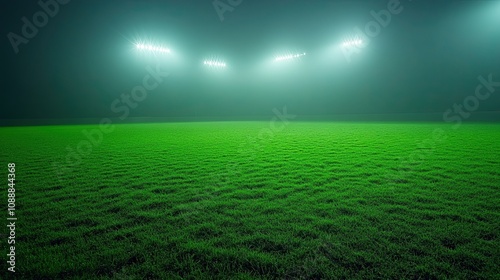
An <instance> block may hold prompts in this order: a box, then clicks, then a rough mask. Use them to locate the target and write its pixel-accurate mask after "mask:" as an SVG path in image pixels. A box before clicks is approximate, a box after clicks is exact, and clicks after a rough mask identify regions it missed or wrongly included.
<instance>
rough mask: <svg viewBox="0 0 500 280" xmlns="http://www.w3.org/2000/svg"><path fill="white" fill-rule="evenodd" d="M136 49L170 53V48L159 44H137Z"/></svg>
mask: <svg viewBox="0 0 500 280" xmlns="http://www.w3.org/2000/svg"><path fill="white" fill-rule="evenodd" d="M136 47H137V49H138V50H144V51H152V52H160V53H170V50H169V49H167V48H164V47H160V46H153V45H146V44H137V45H136Z"/></svg>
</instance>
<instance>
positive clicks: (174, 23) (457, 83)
mask: <svg viewBox="0 0 500 280" xmlns="http://www.w3.org/2000/svg"><path fill="white" fill-rule="evenodd" d="M42 2H50V1H47V0H42ZM221 2H223V3H228V1H227V0H221ZM235 2H237V1H235ZM388 2H391V1H389V0H386V1H306V0H301V1H282V0H279V1H276V0H274V1H273V0H271V1H251V0H242V1H241V4H240V5H238V6H236V7H234V10H233V11H232V12H225V13H224V14H223V16H224V20H223V21H221V20H220V17H219V15H218V13H217V11H216V9H215V8H214V6H213V3H212V1H209V0H208V1H193V0H191V1H189V0H177V1H168V0H165V1H153V0H149V1H146V0H136V1H129V0H122V1H118V0H116V1H102V0H101V1H77V0H73V1H70V2H69V3H67V4H64V5H62V4H59V11H58V12H57V13H55V15H54V16H53V17H50V18H49V19H48V22H47V24H46V25H44V26H42V27H40V28H39V30H38V33H37V34H36V35H35V36H34V37H33V38H31V39H29V40H28V42H27V43H26V44H20V45H19V46H18V50H19V52H18V53H17V54H16V53H15V50H14V48H13V46H12V44H11V42H10V41H9V37H8V34H9V33H10V32H13V33H15V34H17V35H21V36H22V27H23V24H24V23H23V21H22V20H21V18H22V17H27V18H28V20H30V21H31V22H32V21H33V15H34V14H35V13H36V12H38V11H40V10H42V8H41V7H40V6H39V5H38V4H37V2H36V1H8V3H4V4H3V5H4V6H3V7H2V9H1V13H2V15H1V18H2V22H1V31H2V34H3V39H2V41H1V51H2V80H1V89H2V93H1V95H2V96H1V97H2V101H1V102H0V104H1V105H0V118H2V119H10V118H73V117H75V118H94V117H96V118H100V117H118V116H120V115H121V113H117V112H116V110H113V109H112V108H111V107H112V104H113V102H114V101H115V100H116V99H117V98H118V99H120V96H121V95H122V94H130V93H131V91H132V89H133V88H134V87H135V86H138V85H141V84H142V82H143V78H144V77H145V76H146V75H148V72H147V71H146V67H147V66H150V67H152V68H156V67H160V68H161V69H164V70H165V71H168V72H169V73H170V76H169V77H168V78H166V79H165V80H164V81H163V82H162V83H161V84H160V85H159V86H158V87H157V88H155V89H154V90H151V91H149V92H148V95H147V97H146V98H145V99H144V100H143V101H141V102H138V106H137V108H130V116H131V117H171V116H176V117H189V116H227V117H229V118H231V117H237V116H246V115H268V114H270V112H271V110H272V109H273V108H274V107H279V108H282V107H283V106H287V107H288V110H289V111H290V112H293V113H294V114H298V115H315V114H319V115H323V114H345V113H350V114H365V113H401V112H419V113H427V112H435V113H442V112H444V111H446V110H447V109H448V108H450V107H452V106H453V104H455V103H458V104H460V103H462V102H463V100H464V99H465V98H466V97H467V96H470V95H473V94H474V91H475V89H476V87H477V85H478V84H479V81H478V79H477V78H478V76H480V75H482V76H484V77H487V76H488V75H489V74H493V80H495V81H500V1H417V0H413V1H408V0H406V1H401V2H400V5H401V7H402V8H403V10H402V12H401V13H399V14H397V15H392V19H391V22H390V23H389V24H388V25H387V26H386V27H382V28H381V32H380V34H379V35H377V36H375V37H373V38H371V41H370V42H369V44H367V45H366V46H365V47H364V48H362V49H361V51H360V52H359V53H355V54H352V56H351V61H350V62H349V61H347V59H346V58H345V57H344V55H343V54H342V52H341V51H340V48H339V44H341V43H342V42H343V40H344V39H346V38H348V37H349V36H352V35H355V33H354V31H353V29H354V28H355V27H359V28H361V29H364V27H365V26H366V24H367V23H368V22H370V21H372V20H373V17H372V15H371V14H370V12H371V11H375V12H379V11H380V10H383V9H387V5H388ZM436 2H439V3H436ZM138 40H152V41H155V42H158V43H162V44H164V45H166V46H168V47H169V48H171V49H172V54H170V55H166V56H165V55H158V56H155V55H151V54H149V55H147V54H144V53H140V52H138V51H137V50H136V49H134V43H136V42H137V41H138ZM287 51H293V52H306V53H307V55H306V56H304V57H302V58H301V59H300V60H297V61H292V62H285V63H281V64H276V63H271V61H272V60H273V58H274V57H275V56H276V55H279V54H283V53H285V52H287ZM211 57H219V58H221V59H224V60H225V62H226V63H227V64H228V67H227V69H223V70H220V71H218V70H216V71H212V70H213V69H207V68H206V67H204V65H203V63H202V62H203V60H204V59H207V58H211ZM158 65H159V66H158ZM120 105H123V104H120ZM117 107H118V106H117ZM478 110H479V111H498V110H500V88H499V89H498V90H497V92H495V93H493V94H492V95H491V97H489V98H488V99H487V100H485V101H481V104H480V106H479V109H478Z"/></svg>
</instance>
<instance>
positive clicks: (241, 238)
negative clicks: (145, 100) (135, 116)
mask: <svg viewBox="0 0 500 280" xmlns="http://www.w3.org/2000/svg"><path fill="white" fill-rule="evenodd" d="M281 125H283V124H282V123H279V122H278V123H276V126H277V127H278V128H279V127H281ZM268 127H269V122H221V123H171V124H134V125H117V126H116V129H115V131H114V132H113V133H111V134H107V135H105V136H104V139H103V141H102V144H101V145H100V146H98V147H95V148H94V150H93V152H92V153H91V154H90V155H88V156H85V157H83V160H82V162H81V164H79V165H77V166H73V167H71V169H70V170H67V171H66V172H65V174H63V175H62V176H61V181H59V180H58V179H57V176H55V175H54V174H55V171H54V169H53V168H52V167H51V163H52V162H54V161H56V162H61V161H64V158H65V156H66V154H67V151H66V150H65V148H66V147H67V146H68V145H69V146H70V147H73V148H76V145H77V144H78V143H79V142H80V141H81V140H83V139H85V137H84V136H83V134H82V133H81V131H82V130H83V129H93V128H95V126H52V127H24V128H0V135H1V137H2V141H1V144H0V156H1V160H2V164H5V165H7V162H11V161H12V162H15V163H16V164H17V167H16V170H17V171H16V174H17V207H18V210H17V216H18V219H19V220H18V222H17V225H18V229H17V248H18V249H17V255H18V259H17V262H16V268H17V269H18V272H17V273H18V276H20V275H24V276H26V277H38V278H43V277H47V278H51V279H62V278H71V277H75V278H85V279H90V278H95V279H99V278H102V279H105V278H111V277H115V278H119V279H142V278H150V279H159V278H164V279H167V278H168V279H181V278H190V279H194V278H198V279H211V278H219V279H254V278H255V279H272V278H277V279H320V278H321V279H337V278H358V279H366V278H381V279H400V278H410V279H429V278H431V279H432V278H440V279H442V278H445V277H447V278H475V279H494V278H498V276H499V267H498V263H500V259H499V256H500V251H499V250H500V249H499V248H500V246H499V245H500V244H499V240H498V237H499V236H498V234H499V230H500V214H499V210H500V209H499V208H500V192H499V189H500V187H499V185H500V141H499V140H500V125H494V124H472V125H463V126H461V127H460V128H459V129H457V130H454V129H452V128H451V126H447V125H446V124H442V123H441V124H419V123H406V124H397V123H388V124H377V123H366V124H363V123H330V122H311V123H290V124H288V125H287V126H285V127H284V128H283V130H282V131H280V132H275V133H274V134H273V135H272V138H270V139H268V140H259V139H258V135H259V132H260V131H261V129H263V128H268ZM436 128H442V129H443V130H444V132H445V134H444V135H445V136H446V137H447V138H446V139H444V138H443V137H439V138H436V137H434V136H433V131H434V130H435V129H436ZM264 136H265V137H266V138H269V137H268V136H269V135H268V134H264ZM247 139H251V140H252V141H253V142H254V144H253V145H247V144H246V143H247V142H248V140H247ZM428 139H430V140H432V141H430V142H432V143H431V144H430V145H429V143H430V142H427V143H428V145H427V146H425V145H424V146H421V145H419V143H420V142H422V141H425V140H428ZM419 146H420V147H419ZM411 154H413V155H414V156H413V157H412V158H414V159H415V160H413V161H411V160H408V158H409V157H410V155H411ZM400 158H403V159H406V160H408V162H409V164H401V160H400ZM420 159H421V160H420ZM5 172H6V171H5ZM5 178H6V176H5ZM5 181H7V180H5ZM5 185H7V182H6V183H5ZM5 193H6V188H5ZM4 197H5V196H4ZM5 201H6V198H5ZM3 232H5V233H6V229H5V227H4V230H3ZM4 245H5V244H4ZM2 247H3V248H5V247H6V246H2ZM3 253H4V254H3V256H5V254H6V253H7V251H6V250H5V249H4V251H3ZM3 259H5V258H3ZM2 263H3V264H2V269H4V271H6V264H5V262H2ZM127 277H130V278H127Z"/></svg>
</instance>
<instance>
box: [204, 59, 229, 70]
mask: <svg viewBox="0 0 500 280" xmlns="http://www.w3.org/2000/svg"><path fill="white" fill-rule="evenodd" d="M203 64H204V65H207V66H211V67H217V68H225V67H226V63H224V62H221V61H216V60H205V61H203Z"/></svg>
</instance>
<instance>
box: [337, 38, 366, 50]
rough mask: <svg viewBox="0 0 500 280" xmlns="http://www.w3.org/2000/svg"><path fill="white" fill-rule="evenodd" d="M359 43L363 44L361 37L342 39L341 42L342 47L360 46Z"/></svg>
mask: <svg viewBox="0 0 500 280" xmlns="http://www.w3.org/2000/svg"><path fill="white" fill-rule="evenodd" d="M361 44H363V41H362V40H361V39H355V40H348V41H344V43H342V47H344V48H347V47H352V46H356V47H358V46H361Z"/></svg>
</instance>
